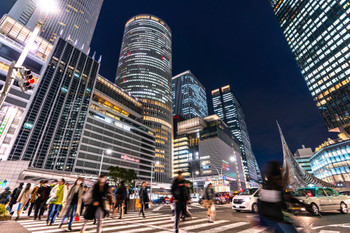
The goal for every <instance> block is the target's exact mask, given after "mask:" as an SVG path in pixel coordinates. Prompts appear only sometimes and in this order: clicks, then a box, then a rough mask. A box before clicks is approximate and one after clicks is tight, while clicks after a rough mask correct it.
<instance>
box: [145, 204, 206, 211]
mask: <svg viewBox="0 0 350 233" xmlns="http://www.w3.org/2000/svg"><path fill="white" fill-rule="evenodd" d="M170 205H172V204H162V205H159V206H155V207H154V209H153V210H152V211H153V212H157V211H160V210H164V209H169V208H170ZM187 208H188V209H189V210H193V209H204V207H203V206H202V205H200V204H198V203H193V204H191V205H187Z"/></svg>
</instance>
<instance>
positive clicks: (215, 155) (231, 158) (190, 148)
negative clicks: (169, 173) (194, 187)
mask: <svg viewBox="0 0 350 233" xmlns="http://www.w3.org/2000/svg"><path fill="white" fill-rule="evenodd" d="M240 153H241V152H240V146H239V142H238V141H237V139H235V138H234V137H233V136H232V134H231V130H230V129H229V128H228V126H227V125H226V124H225V123H224V122H223V121H222V120H221V119H220V118H219V117H218V116H217V115H211V116H208V117H205V118H200V117H195V118H192V119H189V120H182V121H177V131H176V132H175V137H174V161H173V176H176V173H177V171H180V170H181V171H183V172H184V173H183V175H184V176H185V177H187V178H188V179H193V180H195V181H196V182H197V181H198V182H200V181H205V180H218V179H219V180H222V178H223V176H225V178H226V179H227V180H228V181H234V183H235V184H236V186H235V187H234V189H235V190H237V189H238V188H245V187H247V185H246V182H245V176H244V170H243V163H242V160H241V154H240Z"/></svg>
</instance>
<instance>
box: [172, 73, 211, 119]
mask: <svg viewBox="0 0 350 233" xmlns="http://www.w3.org/2000/svg"><path fill="white" fill-rule="evenodd" d="M172 100H173V115H174V116H175V115H180V116H182V117H183V118H185V119H191V118H194V117H201V118H204V117H206V116H208V102H207V94H206V90H205V88H204V86H203V85H202V84H201V83H200V82H199V80H198V79H197V78H196V76H194V74H193V73H192V72H191V71H190V70H187V71H185V72H183V73H181V74H178V75H176V76H175V77H173V79H172Z"/></svg>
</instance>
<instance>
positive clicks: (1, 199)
mask: <svg viewBox="0 0 350 233" xmlns="http://www.w3.org/2000/svg"><path fill="white" fill-rule="evenodd" d="M10 195H11V191H10V188H9V187H6V188H5V191H4V192H2V193H1V194H0V204H3V205H6V204H7V203H8V202H9V201H10V197H11V196H10Z"/></svg>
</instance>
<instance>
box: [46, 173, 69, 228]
mask: <svg viewBox="0 0 350 233" xmlns="http://www.w3.org/2000/svg"><path fill="white" fill-rule="evenodd" d="M67 193H68V192H67V187H66V186H65V180H64V179H63V178H62V179H60V180H59V182H58V184H57V185H56V186H54V187H53V188H52V190H51V192H50V199H49V200H48V202H49V203H50V207H49V213H48V216H47V219H46V224H47V225H50V226H51V225H53V224H54V223H55V220H56V217H57V215H58V212H59V211H60V208H61V205H62V204H65V202H66V198H67Z"/></svg>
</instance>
